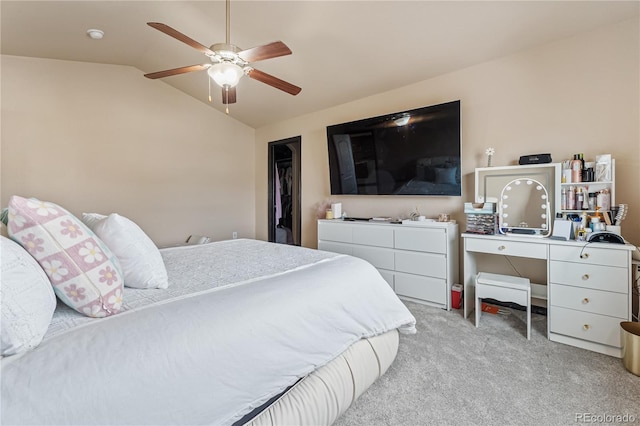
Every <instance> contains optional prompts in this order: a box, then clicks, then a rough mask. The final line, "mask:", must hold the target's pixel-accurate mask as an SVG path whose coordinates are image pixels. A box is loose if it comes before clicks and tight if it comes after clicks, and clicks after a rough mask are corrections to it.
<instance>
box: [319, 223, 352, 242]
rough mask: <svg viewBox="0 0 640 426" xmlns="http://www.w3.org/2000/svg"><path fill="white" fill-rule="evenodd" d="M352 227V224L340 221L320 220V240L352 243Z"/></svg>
mask: <svg viewBox="0 0 640 426" xmlns="http://www.w3.org/2000/svg"><path fill="white" fill-rule="evenodd" d="M352 228H353V226H352V225H351V224H349V223H341V222H340V221H337V222H329V223H327V222H318V240H324V241H338V242H341V243H350V242H352Z"/></svg>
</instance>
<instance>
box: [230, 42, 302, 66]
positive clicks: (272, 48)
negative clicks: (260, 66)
mask: <svg viewBox="0 0 640 426" xmlns="http://www.w3.org/2000/svg"><path fill="white" fill-rule="evenodd" d="M285 55H291V49H289V48H288V47H287V45H286V44H284V43H283V42H281V41H274V42H273V43H269V44H264V45H262V46H256V47H252V48H251V49H247V50H243V51H242V52H238V56H240V58H241V59H243V60H245V61H247V62H257V61H262V60H265V59H271V58H277V57H278V56H285Z"/></svg>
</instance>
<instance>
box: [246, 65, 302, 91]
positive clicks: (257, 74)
mask: <svg viewBox="0 0 640 426" xmlns="http://www.w3.org/2000/svg"><path fill="white" fill-rule="evenodd" d="M247 75H248V76H249V77H251V78H253V79H254V80H258V81H260V82H262V83H265V84H268V85H269V86H272V87H275V88H276V89H280V90H282V91H283V92H287V93H289V94H291V95H294V96H295V95H297V94H298V93H300V91H301V90H302V88H300V87H298V86H294V85H293V84H291V83H287V82H286V81H284V80H280V79H279V78H277V77H274V76H272V75H271V74H267V73H266V72H262V71H259V70H257V69H255V68H252V69H251V70H250V71H249V72H248V74H247Z"/></svg>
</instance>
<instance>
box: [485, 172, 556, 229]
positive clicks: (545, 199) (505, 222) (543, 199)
mask: <svg viewBox="0 0 640 426" xmlns="http://www.w3.org/2000/svg"><path fill="white" fill-rule="evenodd" d="M498 216H499V224H500V232H502V233H513V234H521V235H536V236H542V237H544V236H547V235H548V234H549V231H550V223H551V222H550V217H549V216H550V209H549V193H548V192H547V189H546V188H545V186H544V185H543V184H542V183H540V182H538V181H537V180H535V179H530V178H518V179H513V180H512V181H510V182H508V183H507V184H506V185H505V186H504V188H502V191H501V193H500V202H499V203H498Z"/></svg>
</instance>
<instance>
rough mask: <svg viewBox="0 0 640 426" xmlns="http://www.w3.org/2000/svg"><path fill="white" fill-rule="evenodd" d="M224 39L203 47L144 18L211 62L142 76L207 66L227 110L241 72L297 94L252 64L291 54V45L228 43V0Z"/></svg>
mask: <svg viewBox="0 0 640 426" xmlns="http://www.w3.org/2000/svg"><path fill="white" fill-rule="evenodd" d="M226 15H227V22H226V40H225V42H224V43H216V44H213V45H212V46H211V47H206V46H204V45H202V44H200V43H198V42H197V41H195V40H193V39H191V38H190V37H188V36H186V35H184V34H182V33H181V32H179V31H177V30H175V29H173V28H171V27H170V26H168V25H166V24H162V23H159V22H147V25H149V26H150V27H152V28H155V29H156V30H158V31H161V32H163V33H165V34H167V35H168V36H170V37H173V38H175V39H176V40H179V41H181V42H183V43H185V44H188V45H189V46H191V47H193V48H194V49H196V50H198V51H200V52H202V53H204V54H205V55H206V56H207V57H208V58H209V60H210V61H211V63H206V64H197V65H189V66H186V67H180V68H174V69H170V70H165V71H158V72H152V73H149V74H145V75H144V76H145V77H147V78H151V79H156V78H163V77H169V76H172V75H178V74H184V73H188V72H193V71H202V70H207V73H208V74H209V77H211V79H212V80H213V81H214V82H215V83H216V84H218V85H219V86H220V87H222V103H223V104H225V105H227V113H229V104H233V103H235V102H236V85H237V84H238V82H239V81H240V78H242V76H243V75H247V76H249V77H250V78H253V79H254V80H257V81H260V82H262V83H265V84H268V85H269V86H272V87H275V88H276V89H280V90H282V91H284V92H286V93H289V94H291V95H297V94H298V93H300V91H301V90H302V89H301V88H300V87H298V86H295V85H293V84H291V83H288V82H286V81H284V80H280V79H279V78H277V77H274V76H272V75H270V74H267V73H266V72H263V71H260V70H257V69H255V68H254V67H252V66H251V65H250V64H251V63H253V62H258V61H262V60H265V59H271V58H277V57H279V56H285V55H290V54H291V53H292V52H291V49H289V48H288V47H287V45H286V44H284V43H283V42H281V41H274V42H272V43H268V44H264V45H262V46H256V47H252V48H250V49H246V50H242V49H240V48H238V47H237V46H235V45H233V44H231V43H230V41H229V39H230V37H229V34H230V29H229V21H230V19H229V16H230V13H229V0H227V1H226ZM209 92H211V81H209ZM209 102H211V93H209Z"/></svg>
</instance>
